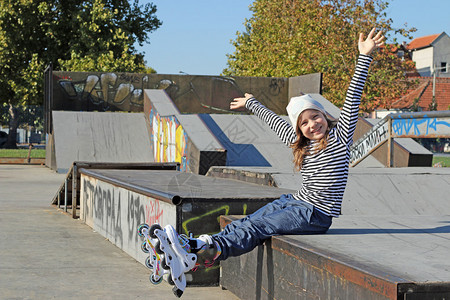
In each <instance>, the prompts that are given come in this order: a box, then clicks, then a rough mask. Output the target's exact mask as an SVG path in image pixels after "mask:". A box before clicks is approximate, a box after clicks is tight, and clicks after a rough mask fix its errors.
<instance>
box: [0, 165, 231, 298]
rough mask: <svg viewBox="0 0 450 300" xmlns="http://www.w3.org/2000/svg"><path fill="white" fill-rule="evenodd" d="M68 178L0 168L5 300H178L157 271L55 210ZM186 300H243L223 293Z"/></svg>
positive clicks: (0, 281) (194, 292) (191, 292)
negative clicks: (153, 274)
mask: <svg viewBox="0 0 450 300" xmlns="http://www.w3.org/2000/svg"><path fill="white" fill-rule="evenodd" d="M63 178H64V175H63V174H57V173H55V172H53V171H51V170H50V169H48V168H45V167H42V166H22V165H0V229H1V230H0V240H1V243H0V270H1V272H0V298H1V299H52V298H54V299H146V298H155V299H158V300H160V299H174V298H175V297H174V296H173V295H172V292H171V286H169V285H168V284H167V283H165V282H163V283H162V284H160V285H158V286H153V285H151V284H150V283H149V281H148V276H149V274H150V272H149V270H148V269H147V268H145V267H144V266H143V265H141V264H139V263H138V262H136V261H135V260H134V259H132V258H131V257H130V256H128V255H127V254H126V253H125V252H123V251H122V250H120V249H119V248H117V247H116V246H114V245H112V244H111V243H110V242H109V241H108V240H105V239H104V238H103V237H102V236H100V235H99V234H97V233H96V232H93V231H92V229H91V228H89V227H88V226H86V225H84V224H83V223H82V222H81V221H79V220H73V219H72V218H71V217H69V216H68V215H65V214H63V213H62V212H60V211H58V210H56V209H55V208H53V207H52V206H50V201H51V199H52V197H53V196H54V194H55V193H56V190H57V188H58V187H59V186H60V184H61V183H62V181H63ZM182 299H238V298H236V297H235V296H234V295H233V294H231V293H230V292H228V291H224V290H222V289H221V288H220V287H207V288H195V287H192V288H188V289H187V290H186V291H185V294H184V295H183V297H182Z"/></svg>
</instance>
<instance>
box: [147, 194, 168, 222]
mask: <svg viewBox="0 0 450 300" xmlns="http://www.w3.org/2000/svg"><path fill="white" fill-rule="evenodd" d="M163 215H164V211H163V209H162V207H161V206H160V205H159V200H156V199H155V201H150V203H149V204H148V205H145V223H147V224H155V223H158V224H163V223H164V222H163Z"/></svg>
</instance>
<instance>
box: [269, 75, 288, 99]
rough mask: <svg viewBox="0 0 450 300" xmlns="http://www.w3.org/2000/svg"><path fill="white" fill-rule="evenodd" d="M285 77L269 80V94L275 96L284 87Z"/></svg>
mask: <svg viewBox="0 0 450 300" xmlns="http://www.w3.org/2000/svg"><path fill="white" fill-rule="evenodd" d="M284 85H285V79H283V78H272V79H271V80H270V85H269V91H270V94H272V95H274V96H276V95H279V94H280V92H281V90H282V89H284Z"/></svg>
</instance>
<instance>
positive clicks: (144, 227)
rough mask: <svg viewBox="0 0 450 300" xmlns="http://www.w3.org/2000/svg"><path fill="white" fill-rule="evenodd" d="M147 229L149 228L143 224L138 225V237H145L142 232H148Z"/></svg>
mask: <svg viewBox="0 0 450 300" xmlns="http://www.w3.org/2000/svg"><path fill="white" fill-rule="evenodd" d="M149 228H150V227H149V226H148V225H147V224H145V223H144V224H141V225H139V227H138V234H139V236H141V237H144V236H145V234H144V232H145V231H147V232H148V230H149Z"/></svg>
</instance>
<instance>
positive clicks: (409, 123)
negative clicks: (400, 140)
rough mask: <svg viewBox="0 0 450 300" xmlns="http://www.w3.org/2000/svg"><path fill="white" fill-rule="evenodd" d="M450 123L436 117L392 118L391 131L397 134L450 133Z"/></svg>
mask: <svg viewBox="0 0 450 300" xmlns="http://www.w3.org/2000/svg"><path fill="white" fill-rule="evenodd" d="M449 129H450V123H449V122H447V121H445V120H439V119H437V118H427V117H426V116H425V117H424V118H420V119H393V120H392V131H393V133H394V134H395V135H397V136H402V135H408V136H427V135H430V134H434V135H436V134H439V135H443V134H450V130H449Z"/></svg>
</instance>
